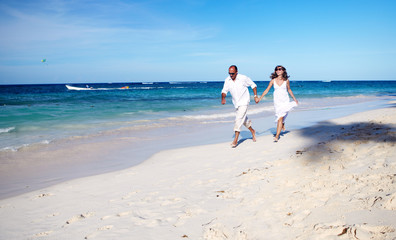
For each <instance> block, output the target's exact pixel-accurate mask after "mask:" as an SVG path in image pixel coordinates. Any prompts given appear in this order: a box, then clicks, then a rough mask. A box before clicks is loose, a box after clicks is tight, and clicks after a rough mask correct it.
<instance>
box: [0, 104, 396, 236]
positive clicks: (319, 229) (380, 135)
mask: <svg viewBox="0 0 396 240" xmlns="http://www.w3.org/2000/svg"><path fill="white" fill-rule="evenodd" d="M395 142H396V108H386V109H378V110H373V111H369V112H364V113H358V114H354V115H351V116H348V117H345V118H341V119H336V120H329V121H327V122H322V123H320V124H318V125H315V126H313V127H308V128H305V129H301V130H297V131H292V132H286V133H285V134H284V135H283V136H281V138H280V141H279V142H278V143H274V142H273V141H272V136H262V137H259V138H258V139H257V142H252V140H251V139H246V140H245V141H242V142H241V143H240V144H239V146H238V147H237V148H235V149H231V148H230V143H222V144H214V145H206V146H198V147H191V148H183V149H174V150H168V151H163V152H160V153H158V154H156V155H154V156H152V157H151V158H150V159H149V160H147V161H145V162H144V163H142V164H140V165H138V166H135V167H132V168H129V169H126V170H122V171H118V172H112V173H108V174H102V175H97V176H92V177H87V178H81V179H76V180H73V181H69V182H65V183H62V184H58V185H55V186H52V187H48V188H45V189H42V190H39V191H34V192H29V193H26V194H23V195H19V196H16V197H13V198H8V199H4V200H1V201H0V239H139V240H144V239H156V240H157V239H172V240H174V239H396V232H395V230H396V183H395V181H396V148H395Z"/></svg>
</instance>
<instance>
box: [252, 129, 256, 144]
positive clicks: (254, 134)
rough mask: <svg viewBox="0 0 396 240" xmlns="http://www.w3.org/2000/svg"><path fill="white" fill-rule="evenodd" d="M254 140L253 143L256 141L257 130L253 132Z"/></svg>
mask: <svg viewBox="0 0 396 240" xmlns="http://www.w3.org/2000/svg"><path fill="white" fill-rule="evenodd" d="M252 139H253V142H255V141H256V130H253V131H252Z"/></svg>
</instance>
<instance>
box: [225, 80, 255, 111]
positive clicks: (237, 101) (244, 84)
mask: <svg viewBox="0 0 396 240" xmlns="http://www.w3.org/2000/svg"><path fill="white" fill-rule="evenodd" d="M248 87H251V88H252V89H253V88H255V87H257V85H256V84H255V83H254V82H253V81H252V80H251V79H250V78H249V77H247V76H245V75H242V74H239V73H238V74H237V76H236V78H235V81H233V80H232V79H231V77H227V78H226V79H225V81H224V86H223V90H221V92H222V93H224V94H226V95H227V93H228V92H230V93H231V96H232V103H233V104H234V107H235V108H238V107H239V106H246V105H249V102H250V94H249V89H248Z"/></svg>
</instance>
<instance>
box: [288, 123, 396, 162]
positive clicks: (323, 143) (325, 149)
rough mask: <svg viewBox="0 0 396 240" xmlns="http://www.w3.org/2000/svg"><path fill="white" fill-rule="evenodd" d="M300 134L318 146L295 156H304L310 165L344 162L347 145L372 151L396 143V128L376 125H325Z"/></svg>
mask: <svg viewBox="0 0 396 240" xmlns="http://www.w3.org/2000/svg"><path fill="white" fill-rule="evenodd" d="M299 132H300V134H301V135H302V136H303V137H304V138H307V139H310V140H312V141H309V142H311V143H312V142H313V143H315V144H314V145H310V146H307V147H305V148H302V149H301V150H298V151H296V155H298V156H299V155H303V154H304V155H305V157H307V159H308V160H309V161H312V162H319V161H321V160H323V159H328V157H329V156H331V159H342V158H343V157H345V154H346V153H345V152H346V151H347V150H346V149H344V146H345V144H349V143H353V146H354V147H355V148H356V149H358V148H359V147H363V148H364V147H366V146H367V148H368V147H371V146H372V145H370V144H373V143H374V144H390V146H394V145H395V144H394V143H395V142H396V126H395V125H394V124H393V125H392V124H383V123H381V122H380V123H376V122H353V123H350V124H335V123H332V122H330V121H323V122H320V123H319V124H316V125H314V126H311V127H307V128H303V129H301V130H300V131H299Z"/></svg>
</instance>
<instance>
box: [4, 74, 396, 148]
mask: <svg viewBox="0 0 396 240" xmlns="http://www.w3.org/2000/svg"><path fill="white" fill-rule="evenodd" d="M256 84H257V85H258V90H259V91H258V92H259V94H261V93H262V91H263V90H265V88H266V86H267V85H268V82H264V81H259V82H256ZM222 85H223V82H153V83H132V84H131V83H113V84H102V83H93V84H92V83H91V84H88V87H90V88H87V87H86V86H87V84H73V86H75V87H80V88H82V89H85V88H87V89H88V90H68V89H67V88H66V86H65V84H48V85H2V86H0V108H1V111H0V151H17V150H18V149H20V148H22V147H26V146H29V145H32V144H49V143H50V142H52V141H55V140H58V139H62V138H70V137H73V136H74V137H75V136H88V135H92V134H97V133H99V132H109V133H110V132H111V131H119V130H121V129H133V128H145V127H153V126H158V127H161V126H162V127H166V126H168V125H169V124H172V122H173V123H175V124H182V123H181V122H189V121H195V122H198V123H199V122H201V123H202V122H204V123H207V122H213V123H215V122H221V121H224V120H229V119H230V118H232V117H233V116H234V115H233V114H234V112H233V109H232V107H230V106H226V107H224V106H222V105H221V104H220V91H221V89H222ZM125 86H128V87H129V88H127V89H123V88H122V87H125ZM291 89H292V90H293V93H294V95H295V96H296V97H297V99H298V100H299V101H300V102H301V104H300V110H303V109H305V110H307V109H312V108H318V107H321V108H325V107H334V106H336V105H345V104H351V103H357V102H363V101H367V100H368V99H370V97H373V96H376V97H378V96H390V95H395V94H396V81H333V82H322V81H292V82H291ZM250 91H251V90H250ZM251 94H252V91H251ZM341 98H342V99H341ZM318 100H320V101H318ZM226 105H231V100H230V97H229V96H228V97H227V104H226ZM251 105H255V104H254V101H252V102H251ZM258 106H261V107H258ZM258 106H257V107H256V106H255V108H253V109H251V112H250V115H252V114H264V115H271V114H272V113H273V107H272V91H270V93H269V94H268V95H267V96H266V98H265V99H264V100H263V101H262V102H261V103H260V104H259V105H258Z"/></svg>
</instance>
